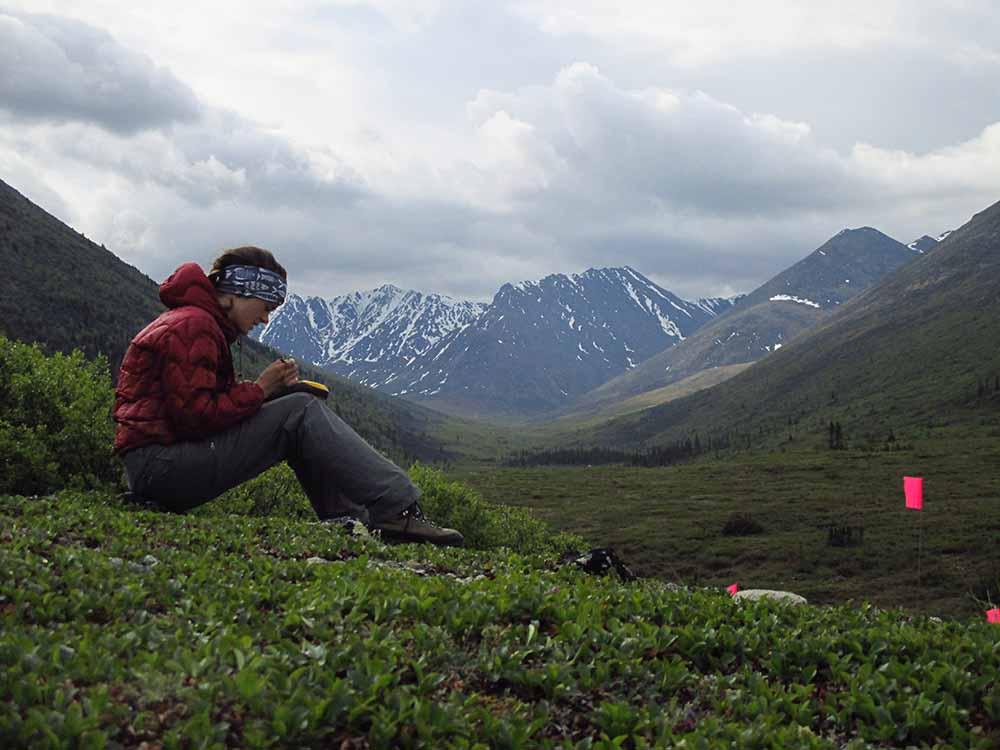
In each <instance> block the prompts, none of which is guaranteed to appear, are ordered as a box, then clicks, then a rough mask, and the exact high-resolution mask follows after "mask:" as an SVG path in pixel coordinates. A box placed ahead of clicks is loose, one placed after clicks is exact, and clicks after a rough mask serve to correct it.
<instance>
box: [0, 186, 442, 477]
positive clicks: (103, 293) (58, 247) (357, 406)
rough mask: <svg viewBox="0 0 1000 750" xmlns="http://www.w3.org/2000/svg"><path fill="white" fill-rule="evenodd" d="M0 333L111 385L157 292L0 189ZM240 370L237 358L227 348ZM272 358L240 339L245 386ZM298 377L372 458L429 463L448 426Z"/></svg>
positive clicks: (379, 399)
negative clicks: (103, 359)
mask: <svg viewBox="0 0 1000 750" xmlns="http://www.w3.org/2000/svg"><path fill="white" fill-rule="evenodd" d="M0 260H2V265H3V273H0V333H3V334H4V335H6V336H7V337H8V338H11V339H17V340H20V341H25V342H39V343H41V344H43V345H44V346H45V348H46V349H47V350H49V351H63V352H69V351H71V350H73V349H75V348H78V349H81V350H82V351H83V352H84V353H85V354H87V356H89V357H94V356H96V355H97V354H104V355H106V356H107V357H108V359H109V361H110V364H111V373H112V375H113V376H114V377H117V374H118V368H119V365H120V362H121V359H122V357H123V356H124V354H125V350H126V349H127V348H128V344H129V342H130V341H131V340H132V337H133V336H135V334H136V333H138V332H139V331H140V330H141V329H142V328H143V327H144V326H145V325H146V324H147V323H149V322H150V321H151V320H152V319H153V318H155V317H156V316H157V315H159V314H160V313H161V312H162V311H163V309H164V308H163V305H162V304H161V303H160V301H159V292H158V289H159V285H158V284H157V282H155V281H153V280H152V279H150V278H149V277H148V276H146V275H144V274H143V273H141V272H140V271H138V270H137V269H135V268H133V267H132V266H130V265H128V264H127V263H125V262H124V261H122V260H121V259H120V258H118V257H117V256H115V255H114V254H113V253H111V252H110V251H108V250H106V249H105V248H104V247H102V246H99V245H96V244H94V243H93V242H91V241H90V240H88V239H87V238H85V237H84V236H83V235H81V234H80V233H79V232H76V231H74V230H73V229H72V228H70V227H68V226H66V225H65V224H63V223H62V222H61V221H60V220H59V219H57V218H56V217H54V216H52V215H51V214H49V213H47V212H46V211H44V210H42V209H41V208H39V207H38V206H36V205H35V204H33V203H31V201H29V200H28V199H27V198H25V197H24V196H22V195H21V194H20V193H18V192H17V191H16V190H14V189H13V188H12V187H10V186H9V185H7V184H6V183H4V182H0ZM234 354H235V359H236V361H237V365H239V360H240V355H239V350H238V349H237V348H236V347H234ZM279 356H281V354H280V353H279V352H277V351H276V350H274V349H271V348H270V347H266V346H264V345H262V344H259V343H257V342H256V341H252V340H250V339H245V340H244V344H243V355H242V362H243V376H244V377H246V378H248V379H252V378H255V377H256V376H257V375H258V374H259V373H260V371H261V370H262V369H263V368H264V367H265V366H266V365H267V364H268V363H270V362H272V361H273V360H275V359H277V358H278V357H279ZM301 370H302V373H303V377H308V378H310V379H312V380H318V381H320V382H323V383H326V384H327V385H328V386H329V387H330V389H331V391H332V393H333V395H332V397H331V406H332V407H333V408H334V409H335V410H336V411H337V412H338V413H340V414H341V415H342V416H343V417H344V418H345V419H346V420H347V421H348V422H349V423H350V424H351V425H352V426H353V427H354V428H355V429H357V430H358V432H359V433H360V434H362V435H364V436H365V438H367V439H368V440H369V441H371V442H372V443H373V444H374V445H375V446H377V447H378V448H380V449H381V450H383V451H385V452H387V453H391V454H393V455H394V456H396V457H398V458H403V457H407V458H419V459H423V460H438V459H442V458H445V457H446V455H445V451H444V449H443V447H442V446H441V443H440V441H439V439H438V438H437V437H435V436H434V433H435V432H436V431H437V430H439V429H440V428H442V427H443V426H444V424H445V422H446V421H448V422H449V424H450V423H451V421H452V420H446V418H445V417H444V416H443V415H441V414H438V413H437V412H434V411H431V410H430V409H426V408H423V407H421V406H418V405H416V404H411V403H408V402H405V401H402V400H401V399H394V398H391V397H389V396H386V395H383V394H380V393H375V392H373V391H371V390H370V389H368V388H365V387H363V386H359V385H355V384H354V383H351V382H350V381H349V380H347V379H345V378H341V377H338V376H336V375H332V374H330V373H328V372H324V371H322V370H319V369H318V368H309V367H302V368H301Z"/></svg>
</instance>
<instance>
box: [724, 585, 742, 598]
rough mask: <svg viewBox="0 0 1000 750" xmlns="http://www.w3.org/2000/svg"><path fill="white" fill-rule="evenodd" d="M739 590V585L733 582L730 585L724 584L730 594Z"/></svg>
mask: <svg viewBox="0 0 1000 750" xmlns="http://www.w3.org/2000/svg"><path fill="white" fill-rule="evenodd" d="M739 590H740V585H739V584H738V583H734V584H733V585H732V586H726V591H728V592H729V595H730V596H736V592H737V591H739Z"/></svg>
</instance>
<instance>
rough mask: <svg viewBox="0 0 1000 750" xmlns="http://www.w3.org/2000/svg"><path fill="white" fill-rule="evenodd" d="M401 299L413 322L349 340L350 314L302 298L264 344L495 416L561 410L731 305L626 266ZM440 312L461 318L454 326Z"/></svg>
mask: <svg viewBox="0 0 1000 750" xmlns="http://www.w3.org/2000/svg"><path fill="white" fill-rule="evenodd" d="M377 291H378V290H373V291H372V292H355V293H353V294H352V295H345V296H343V297H338V298H334V299H335V300H341V302H336V303H335V302H334V301H333V300H331V301H329V302H323V301H321V300H319V299H318V298H312V300H313V301H312V302H310V303H309V304H311V305H312V306H313V308H315V310H319V311H320V312H322V311H323V310H329V309H330V308H331V307H338V306H342V305H343V304H344V303H343V302H342V300H344V299H346V298H361V297H364V298H366V299H368V298H370V297H371V295H372V294H373V293H374V292H377ZM397 292H398V294H397V297H398V296H399V295H404V296H407V297H408V298H409V299H412V300H415V301H417V302H420V303H421V304H423V306H422V307H421V306H420V305H417V306H414V307H411V308H409V310H408V315H406V316H405V317H406V321H405V323H404V322H396V320H395V317H394V316H392V315H388V314H383V313H380V314H381V315H382V317H383V318H385V319H389V320H392V321H393V323H392V324H391V325H386V326H384V327H382V326H372V327H370V328H369V329H367V330H365V331H363V332H362V335H360V336H359V337H357V338H356V339H351V340H349V341H348V333H349V332H350V331H351V330H353V329H352V328H351V322H352V319H351V317H350V316H349V315H347V316H344V315H342V316H339V317H337V316H334V315H332V314H320V315H319V316H318V322H317V315H316V314H311V315H307V314H305V310H304V309H303V308H302V307H301V306H300V305H299V303H298V301H297V300H293V301H292V305H290V306H288V307H287V309H282V310H279V311H278V312H277V313H276V314H275V315H274V317H273V319H272V322H271V323H270V324H269V325H268V327H267V329H265V330H264V331H263V333H262V334H261V340H264V341H267V342H269V343H271V344H273V345H274V346H276V347H277V348H279V349H282V350H284V351H288V352H289V353H295V352H300V353H302V354H304V355H305V356H306V359H307V361H313V362H317V363H319V364H321V365H322V366H325V367H329V368H331V369H333V370H334V371H336V372H338V373H340V374H342V375H345V376H348V377H351V378H352V379H354V380H356V381H358V382H362V383H365V384H367V385H369V386H372V387H374V388H376V389H379V390H383V391H385V392H388V393H391V394H393V395H400V396H404V397H406V398H409V399H411V400H414V401H416V402H418V403H424V404H426V405H428V406H431V407H432V408H436V409H441V410H443V411H446V412H448V411H450V412H453V413H458V414H461V415H465V416H479V417H482V416H485V417H488V418H496V417H498V416H499V417H507V416H518V415H524V414H533V413H537V412H540V411H544V410H546V409H548V408H551V407H552V406H553V405H558V404H561V403H564V402H566V401H567V400H568V399H570V398H572V397H573V396H574V395H575V394H578V393H580V392H582V391H583V390H586V389H588V388H590V387H593V386H594V385H596V384H598V383H600V382H603V381H604V380H606V379H607V378H608V377H610V376H611V375H613V374H615V373H617V372H621V371H623V370H625V369H628V368H630V367H635V366H637V365H638V364H639V363H640V362H641V361H643V360H644V359H646V358H648V357H649V356H651V355H652V354H654V353H656V352H658V351H660V350H661V349H662V348H663V347H666V346H670V345H673V344H674V343H677V342H679V341H683V340H684V339H685V338H686V337H687V336H688V335H690V334H691V333H692V332H693V331H694V330H695V329H697V328H698V327H700V326H701V325H703V324H704V323H705V322H707V321H709V320H711V319H713V318H715V317H717V316H718V315H719V314H721V313H722V312H724V311H726V310H727V309H729V307H731V306H732V305H733V304H734V301H733V299H726V298H706V299H701V300H698V301H696V302H689V301H687V300H683V299H681V298H680V297H678V296H676V295H674V294H673V293H671V292H669V291H667V290H666V289H663V288H662V287H659V286H658V285H657V284H655V283H654V282H652V281H651V280H649V279H648V278H646V277H645V276H643V275H642V274H640V273H639V272H638V271H636V270H635V269H633V268H631V267H629V266H623V267H605V268H592V269H588V270H586V271H584V272H583V273H580V274H562V273H559V274H549V275H548V276H545V277H543V278H542V279H539V280H537V281H534V280H531V281H520V282H511V283H505V284H503V285H501V287H500V288H499V289H498V290H497V292H496V293H495V294H494V296H493V299H492V301H491V302H490V303H488V304H483V303H470V302H461V301H456V300H448V298H442V297H440V296H439V295H425V294H423V293H421V292H416V291H409V290H397ZM393 299H395V298H393ZM434 300H439V301H442V304H438V306H437V308H436V309H435V310H430V309H429V308H428V307H427V305H426V304H425V303H426V302H427V301H434ZM444 300H447V304H443V301H444ZM392 302H393V300H389V299H386V300H383V301H382V304H381V306H382V308H383V309H384V308H385V307H386V306H388V305H389V304H390V303H392ZM442 313H451V314H452V317H451V318H450V320H449V321H447V324H446V325H441V323H440V318H441V315H442ZM414 319H419V320H417V322H416V323H415V321H414ZM420 320H423V321H424V323H423V326H437V327H436V328H434V333H433V335H426V333H425V331H424V330H423V327H422V326H421V324H420ZM338 321H340V322H339V330H338ZM415 326H416V329H417V331H416V333H413V337H414V338H416V339H417V340H418V341H419V342H421V343H422V345H421V346H419V347H411V348H409V349H407V350H406V351H405V352H403V351H402V349H403V345H402V339H403V338H404V337H405V336H406V335H407V334H408V333H409V332H412V331H413V329H414V327H415ZM345 332H348V333H345ZM345 342H346V343H345ZM387 352H388V353H389V354H388V355H387V354H386V353H387ZM359 353H363V354H364V356H357V355H358V354H359Z"/></svg>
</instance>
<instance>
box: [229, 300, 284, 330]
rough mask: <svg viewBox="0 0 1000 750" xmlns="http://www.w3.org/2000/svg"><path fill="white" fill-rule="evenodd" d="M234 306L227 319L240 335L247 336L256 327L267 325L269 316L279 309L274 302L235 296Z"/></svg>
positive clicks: (230, 309)
mask: <svg viewBox="0 0 1000 750" xmlns="http://www.w3.org/2000/svg"><path fill="white" fill-rule="evenodd" d="M232 300H233V305H232V307H230V308H229V309H228V310H227V311H226V317H228V318H229V321H230V322H231V323H232V324H233V325H234V326H236V327H237V328H238V329H239V331H240V333H242V334H244V335H246V334H248V333H249V332H250V329H252V328H253V327H254V326H255V325H257V324H258V323H263V324H264V325H267V321H268V316H270V314H271V313H273V312H274V311H275V309H276V308H277V307H278V306H277V305H276V304H274V303H273V302H265V301H264V300H262V299H258V298H257V297H237V296H235V295H234V296H233V297H232Z"/></svg>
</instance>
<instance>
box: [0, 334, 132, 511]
mask: <svg viewBox="0 0 1000 750" xmlns="http://www.w3.org/2000/svg"><path fill="white" fill-rule="evenodd" d="M113 401H114V391H113V390H112V387H111V375H110V372H109V371H108V362H107V360H106V359H105V358H104V357H98V358H97V359H94V360H88V359H86V358H85V357H84V355H83V353H82V352H80V351H79V350H77V351H74V352H73V353H72V354H69V355H65V354H62V353H58V352H57V353H56V354H53V355H46V354H45V352H44V351H43V350H42V348H41V346H39V345H38V344H33V345H29V344H22V343H20V342H17V341H11V340H9V339H7V338H5V337H3V336H0V494H3V493H12V494H25V495H37V494H45V493H50V492H54V491H56V490H59V489H63V488H73V489H85V488H96V487H104V486H110V485H111V484H112V483H113V482H114V481H115V480H117V479H118V478H119V477H120V469H119V468H118V466H117V464H116V462H115V461H114V459H113V458H112V455H111V445H112V442H113V439H114V424H113V422H112V421H111V406H112V403H113Z"/></svg>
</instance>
